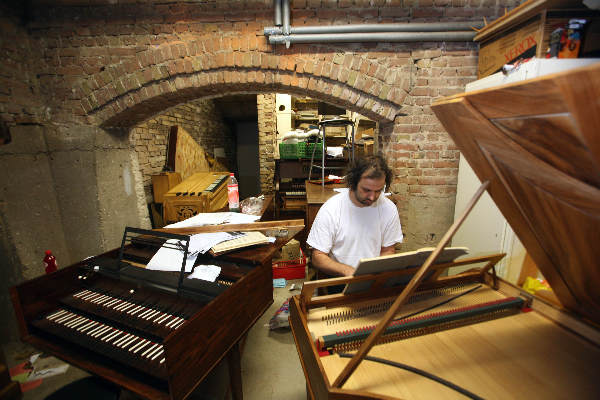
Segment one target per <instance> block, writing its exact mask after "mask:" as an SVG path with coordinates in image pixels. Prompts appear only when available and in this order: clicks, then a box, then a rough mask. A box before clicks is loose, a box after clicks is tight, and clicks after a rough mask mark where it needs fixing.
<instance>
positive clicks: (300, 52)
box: [0, 0, 519, 250]
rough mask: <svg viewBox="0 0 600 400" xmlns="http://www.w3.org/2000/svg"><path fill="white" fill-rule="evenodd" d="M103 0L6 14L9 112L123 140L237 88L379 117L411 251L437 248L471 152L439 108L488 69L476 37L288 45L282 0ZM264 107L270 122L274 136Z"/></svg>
mask: <svg viewBox="0 0 600 400" xmlns="http://www.w3.org/2000/svg"><path fill="white" fill-rule="evenodd" d="M13 3H14V4H18V2H15V1H13V2H10V4H13ZM113 3H114V4H113ZM518 3H519V2H518V1H516V0H476V1H471V0H454V1H451V2H450V1H447V0H440V1H437V0H410V1H407V0H404V1H402V2H400V1H392V0H353V1H347V0H337V1H335V0H319V1H316V0H306V1H301V0H295V1H293V2H292V25H293V26H300V25H329V24H344V23H391V22H404V21H413V22H436V21H473V22H479V21H481V20H482V19H483V17H485V18H487V20H488V21H490V20H492V19H494V18H495V17H497V16H498V15H501V14H503V13H504V9H505V7H507V8H512V7H514V6H516V5H518ZM94 4H95V5H94V6H88V7H68V6H65V7H52V6H44V7H37V6H32V8H31V12H30V14H29V20H27V22H25V23H24V22H23V19H22V18H21V17H20V16H19V15H18V13H13V14H12V15H13V16H12V17H11V14H10V13H3V14H1V15H2V16H1V18H2V24H0V30H1V31H2V34H3V35H2V37H1V38H0V40H1V42H0V43H1V51H2V56H3V57H2V69H1V71H2V74H0V79H3V81H2V83H3V85H1V86H2V87H1V88H0V117H1V118H2V119H3V120H5V121H7V122H8V124H9V125H10V126H11V127H15V126H16V125H18V124H39V125H41V126H48V127H56V126H58V127H60V128H61V131H65V132H68V131H80V130H81V129H79V128H80V127H91V128H97V129H100V130H102V131H103V132H108V133H109V134H112V135H113V137H119V135H122V134H123V133H122V132H129V131H131V130H132V129H133V128H135V127H137V126H138V125H140V124H142V123H144V121H148V120H149V119H152V118H155V116H156V115H160V114H162V113H164V112H165V110H168V109H170V108H172V107H174V106H176V105H178V104H185V103H187V102H189V101H192V100H197V99H206V98H212V97H218V96H224V95H227V94H229V93H231V94H236V93H259V94H270V93H275V92H281V93H289V94H292V95H298V96H310V97H313V98H316V99H319V100H321V101H325V102H329V103H333V104H336V105H337V106H339V107H342V108H346V109H350V110H353V111H357V112H359V113H361V114H363V115H365V116H367V117H369V118H371V119H373V120H375V121H377V122H378V123H379V126H380V134H379V137H378V138H377V149H378V151H379V152H381V153H382V154H384V155H386V156H387V157H388V159H389V160H390V162H391V163H392V165H393V167H394V172H395V179H394V185H393V190H394V193H395V197H396V200H397V201H398V207H399V210H400V214H401V218H402V222H403V228H404V230H405V233H406V237H407V242H406V244H405V246H403V248H404V249H407V250H410V249H412V248H415V247H420V246H424V245H431V244H435V243H436V241H437V239H438V236H439V234H440V233H442V232H443V230H444V226H446V227H447V226H448V224H449V221H450V220H451V219H452V215H453V207H454V191H455V187H456V176H457V160H458V158H457V157H458V152H457V151H456V148H455V147H454V145H453V143H452V142H451V141H450V139H449V137H448V136H447V135H446V133H445V132H444V131H443V129H442V128H441V126H440V125H439V123H438V122H437V121H436V119H435V117H434V116H433V114H432V112H431V110H430V104H431V102H432V101H433V100H435V99H436V98H438V97H440V96H445V95H447V94H451V93H454V92H458V91H461V90H463V89H464V85H465V83H466V82H468V81H470V80H474V79H476V74H475V70H476V68H475V64H476V58H477V44H476V43H471V42H463V43H445V42H425V43H378V44H375V43H356V44H305V45H297V44H294V45H292V46H291V47H290V48H289V49H286V48H285V46H272V45H270V44H268V43H267V39H266V37H265V36H264V34H263V28H264V27H265V26H271V25H272V24H273V21H272V19H273V13H272V2H271V1H270V0H264V1H245V0H237V1H218V2H214V1H211V2H181V1H170V0H166V1H163V2H160V3H156V2H116V3H115V2H114V1H110V0H106V1H105V0H99V1H95V2H94ZM265 98H266V97H265ZM265 112H266V109H265ZM265 112H263V113H262V115H263V116H262V117H261V118H263V119H262V120H261V124H263V128H262V129H264V132H268V131H269V130H270V129H271V128H270V127H268V123H267V120H268V119H269V118H268V117H267V116H266V113H265ZM71 127H76V128H77V129H70V128H71ZM53 129H54V128H53ZM148 129H150V128H148ZM109 136H110V135H109ZM269 142H270V140H269V137H268V134H266V135H265V136H264V137H262V136H261V143H262V144H263V146H264V147H263V148H261V150H260V154H261V168H262V172H261V184H262V185H263V186H265V185H269V184H270V182H271V176H272V175H271V174H272V172H271V169H272V160H271V159H270V158H269V155H270V154H271V151H272V149H271V148H269V146H271V144H269ZM153 157H156V156H150V157H148V160H147V161H145V162H146V163H150V164H151V165H152V163H154V164H153V165H154V166H151V167H150V169H152V168H157V166H160V164H161V162H159V161H158V159H157V158H154V159H153ZM1 163H2V162H1V161H0V164H1ZM1 166H2V165H0V167H1ZM141 168H146V167H145V166H142V167H141ZM145 173H146V172H145ZM143 179H144V180H146V179H147V178H143ZM146 182H147V181H146ZM440 221H441V223H440Z"/></svg>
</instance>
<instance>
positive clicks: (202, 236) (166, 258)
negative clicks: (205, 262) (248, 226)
mask: <svg viewBox="0 0 600 400" xmlns="http://www.w3.org/2000/svg"><path fill="white" fill-rule="evenodd" d="M236 237H239V233H238V234H232V233H229V232H214V233H198V234H196V235H191V236H190V243H189V245H188V258H187V260H186V262H185V272H191V271H192V267H193V266H194V263H195V262H196V258H198V254H204V253H206V252H207V251H208V250H210V249H211V247H213V246H214V245H216V244H219V243H221V242H224V241H227V240H231V239H234V238H236ZM179 243H180V241H179V240H177V239H169V240H167V242H166V243H165V244H168V245H169V247H165V246H163V247H161V248H160V249H158V251H157V252H156V254H154V256H153V257H152V258H151V259H150V262H148V264H147V265H146V268H147V269H150V270H156V271H181V264H182V263H183V254H184V252H183V250H182V249H180V248H178V245H179Z"/></svg>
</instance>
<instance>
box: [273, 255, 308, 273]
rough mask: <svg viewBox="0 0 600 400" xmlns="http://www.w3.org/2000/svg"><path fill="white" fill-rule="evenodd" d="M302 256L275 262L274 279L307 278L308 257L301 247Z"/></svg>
mask: <svg viewBox="0 0 600 400" xmlns="http://www.w3.org/2000/svg"><path fill="white" fill-rule="evenodd" d="M300 253H301V254H302V256H301V257H300V258H299V259H297V260H289V261H279V262H276V263H273V279H278V278H285V279H304V278H306V257H305V256H304V252H303V251H302V249H300Z"/></svg>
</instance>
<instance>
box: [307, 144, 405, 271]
mask: <svg viewBox="0 0 600 400" xmlns="http://www.w3.org/2000/svg"><path fill="white" fill-rule="evenodd" d="M391 181H392V171H391V170H390V168H389V167H388V165H387V163H386V161H385V159H384V158H383V157H381V156H369V157H366V158H362V159H358V160H356V162H355V163H354V164H353V165H352V166H351V168H350V170H349V171H348V174H347V175H346V182H347V184H348V191H347V192H342V193H339V194H337V195H335V196H333V197H331V198H330V199H329V200H327V201H326V202H325V204H323V206H322V207H321V208H320V209H319V212H318V213H317V217H316V218H315V221H314V223H313V225H312V228H311V230H310V233H309V235H308V239H307V240H306V243H307V244H308V245H309V246H311V247H312V248H313V251H312V259H311V261H312V264H313V266H314V267H316V268H318V269H319V270H320V271H321V272H323V273H324V274H326V275H329V276H350V275H353V274H354V271H355V269H356V267H357V266H358V263H359V261H360V259H361V258H370V257H377V256H381V255H388V254H394V252H395V250H394V247H395V244H396V243H399V242H402V239H403V235H402V227H401V226H400V218H399V216H398V209H397V208H396V206H395V205H394V203H393V202H392V201H391V200H390V199H388V198H387V197H385V196H382V193H383V192H384V191H385V188H386V187H390V184H391Z"/></svg>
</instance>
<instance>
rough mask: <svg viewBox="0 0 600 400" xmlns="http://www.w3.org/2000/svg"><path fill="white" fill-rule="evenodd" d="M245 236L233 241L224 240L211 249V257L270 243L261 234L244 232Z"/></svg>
mask: <svg viewBox="0 0 600 400" xmlns="http://www.w3.org/2000/svg"><path fill="white" fill-rule="evenodd" d="M244 233H245V234H244V235H242V236H239V237H236V238H235V239H231V240H226V241H224V242H221V243H219V244H216V245H214V246H213V247H211V249H210V251H211V253H213V255H219V254H223V253H226V252H228V251H232V250H236V249H241V248H244V247H249V246H254V245H257V244H267V243H270V242H271V241H270V240H269V238H268V237H267V236H265V235H264V234H263V233H262V232H258V231H256V232H244Z"/></svg>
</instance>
